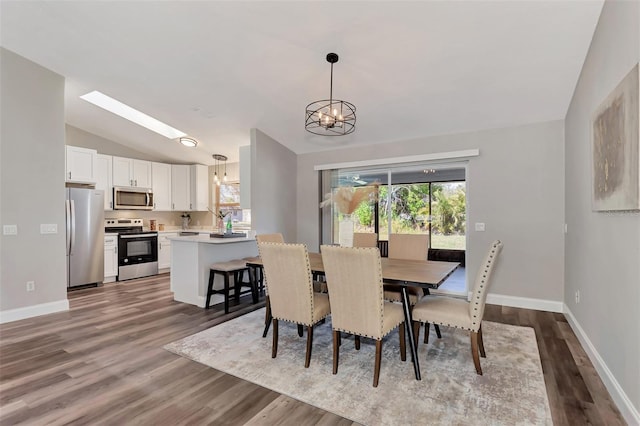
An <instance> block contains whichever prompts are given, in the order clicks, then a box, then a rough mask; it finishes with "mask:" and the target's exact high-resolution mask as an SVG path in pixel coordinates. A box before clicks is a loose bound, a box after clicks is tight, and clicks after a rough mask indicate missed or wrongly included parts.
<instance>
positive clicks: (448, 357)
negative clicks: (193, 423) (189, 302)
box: [165, 309, 552, 425]
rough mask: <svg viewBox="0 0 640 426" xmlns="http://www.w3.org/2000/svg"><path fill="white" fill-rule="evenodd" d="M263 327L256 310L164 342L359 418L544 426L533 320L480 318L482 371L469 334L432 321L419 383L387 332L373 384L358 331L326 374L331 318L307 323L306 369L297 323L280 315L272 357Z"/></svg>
mask: <svg viewBox="0 0 640 426" xmlns="http://www.w3.org/2000/svg"><path fill="white" fill-rule="evenodd" d="M263 326H264V309H260V310H258V311H254V312H252V313H249V314H247V315H244V316H242V317H239V318H236V319H234V320H232V321H228V322H226V323H223V324H221V325H218V326H216V327H213V328H210V329H208V330H205V331H202V332H200V333H198V334H194V335H192V336H189V337H187V338H185V339H182V340H179V341H176V342H173V343H170V344H169V345H166V346H165V349H167V350H169V351H171V352H174V353H176V354H178V355H181V356H184V357H187V358H190V359H192V360H194V361H197V362H200V363H202V364H205V365H208V366H210V367H212V368H215V369H218V370H221V371H223V372H225V373H228V374H231V375H233V376H236V377H239V378H241V379H244V380H247V381H250V382H253V383H256V384H258V385H261V386H264V387H266V388H269V389H272V390H274V391H276V392H279V393H282V394H285V395H288V396H290V397H292V398H295V399H298V400H300V401H303V402H306V403H308V404H311V405H314V406H316V407H319V408H322V409H324V410H326V411H330V412H332V413H335V414H338V415H340V416H342V417H346V418H348V419H350V420H353V421H355V422H358V423H361V424H365V425H426V424H428V425H445V424H446V425H470V424H477V425H550V424H552V420H551V411H550V409H549V403H548V400H547V393H546V389H545V385H544V377H543V374H542V367H541V364H540V357H539V354H538V347H537V344H536V339H535V335H534V330H533V329H532V328H528V327H517V326H510V325H504V324H498V323H492V322H484V323H483V335H484V343H485V349H486V353H487V358H482V359H481V362H482V369H483V372H484V375H483V376H478V375H476V373H475V369H474V366H473V361H472V359H471V350H470V346H469V335H468V333H465V332H463V331H461V330H456V329H452V328H444V327H443V328H442V339H437V338H436V336H435V333H434V332H433V328H432V332H431V333H432V335H431V336H430V342H429V344H428V345H425V344H423V343H420V345H419V347H418V356H419V360H420V367H421V372H422V380H421V381H417V380H416V379H415V376H414V372H413V365H412V363H411V357H410V354H409V353H407V361H406V362H402V361H401V360H400V349H399V344H398V334H397V331H395V332H393V333H392V334H391V335H389V336H387V338H385V341H384V343H383V355H382V367H381V372H380V383H379V385H378V387H377V388H374V387H373V386H372V383H373V365H374V354H375V345H374V343H373V342H372V341H371V340H368V339H362V345H361V349H360V350H359V351H356V350H355V348H354V341H353V337H349V338H343V340H342V347H341V350H340V365H339V369H338V374H337V375H335V376H334V375H333V374H331V372H332V365H333V364H332V356H333V349H332V348H333V346H332V340H331V324H330V321H327V323H326V324H322V325H319V326H317V327H316V328H315V330H314V341H313V354H312V356H311V365H310V367H309V368H308V369H305V368H304V354H305V343H306V334H305V336H304V337H302V338H301V337H298V334H297V328H296V326H295V325H293V324H288V323H284V322H282V321H281V322H280V333H279V334H280V340H279V344H278V356H277V358H275V359H272V358H271V340H272V334H271V330H270V331H269V335H268V336H267V338H265V339H263V338H262V330H263ZM423 330H424V329H423ZM421 341H422V334H421ZM407 352H409V348H408V345H407Z"/></svg>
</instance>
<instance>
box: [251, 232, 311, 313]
mask: <svg viewBox="0 0 640 426" xmlns="http://www.w3.org/2000/svg"><path fill="white" fill-rule="evenodd" d="M258 250H259V252H260V258H261V259H262V266H263V268H264V275H265V278H266V280H265V283H266V286H267V290H268V292H269V302H270V303H271V314H272V315H273V317H274V318H276V319H281V320H286V321H292V322H296V323H298V324H304V325H313V321H312V318H313V282H312V280H311V267H310V266H309V253H308V252H307V247H306V246H305V245H304V244H284V243H270V242H261V243H258Z"/></svg>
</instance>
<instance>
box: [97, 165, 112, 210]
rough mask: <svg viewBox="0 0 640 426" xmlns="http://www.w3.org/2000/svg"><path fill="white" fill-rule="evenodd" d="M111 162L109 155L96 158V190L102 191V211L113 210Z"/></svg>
mask: <svg viewBox="0 0 640 426" xmlns="http://www.w3.org/2000/svg"><path fill="white" fill-rule="evenodd" d="M112 163H113V161H112V158H111V156H110V155H103V154H98V155H97V157H96V189H102V190H103V191H104V209H105V210H113V179H112V176H111V174H112V169H113V164H112Z"/></svg>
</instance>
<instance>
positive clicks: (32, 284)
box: [27, 281, 36, 291]
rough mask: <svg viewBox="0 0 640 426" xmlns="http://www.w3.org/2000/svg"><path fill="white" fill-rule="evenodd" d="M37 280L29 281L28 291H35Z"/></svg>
mask: <svg viewBox="0 0 640 426" xmlns="http://www.w3.org/2000/svg"><path fill="white" fill-rule="evenodd" d="M35 289H36V282H35V281H27V291H35Z"/></svg>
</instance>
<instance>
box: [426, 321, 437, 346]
mask: <svg viewBox="0 0 640 426" xmlns="http://www.w3.org/2000/svg"><path fill="white" fill-rule="evenodd" d="M436 327H437V326H436ZM424 343H425V344H427V343H429V323H428V322H425V323H424Z"/></svg>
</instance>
